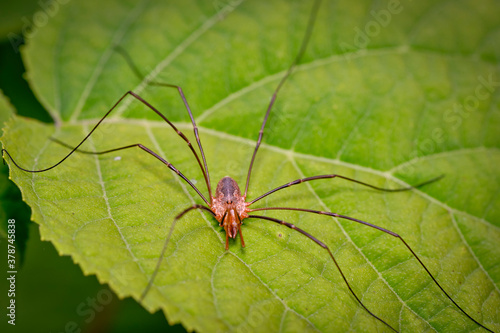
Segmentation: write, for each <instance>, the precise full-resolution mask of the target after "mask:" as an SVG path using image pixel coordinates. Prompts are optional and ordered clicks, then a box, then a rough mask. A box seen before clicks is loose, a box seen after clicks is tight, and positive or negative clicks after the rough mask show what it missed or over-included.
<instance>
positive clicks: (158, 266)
mask: <svg viewBox="0 0 500 333" xmlns="http://www.w3.org/2000/svg"><path fill="white" fill-rule="evenodd" d="M193 209H202V210H206V211H207V212H209V213H210V214H212V216H215V214H214V213H213V212H212V211H211V210H210V208H208V207H205V206H203V205H198V204H196V205H193V206H191V207H189V208H187V209H185V210H183V211H182V212H181V213H180V214H179V215H177V216H176V217H175V218H174V221H173V222H172V225H171V226H170V229H169V231H168V235H167V238H166V240H165V244H163V249H162V250H161V254H160V258H158V261H157V263H156V267H155V270H154V272H153V274H152V275H151V277H150V278H149V281H148V285H147V286H146V288H145V289H144V291H143V292H142V294H141V298H140V301H141V302H142V301H143V300H144V297H146V295H147V293H148V292H149V289H151V286H152V285H153V281H154V280H155V277H156V275H157V274H158V272H159V270H160V265H161V262H162V261H163V257H164V256H165V251H166V250H167V246H168V243H169V242H170V237H171V236H172V232H173V231H174V228H175V224H176V223H177V221H178V220H179V219H180V218H181V217H183V216H184V215H185V214H186V213H188V212H189V211H191V210H193Z"/></svg>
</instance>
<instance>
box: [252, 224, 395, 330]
mask: <svg viewBox="0 0 500 333" xmlns="http://www.w3.org/2000/svg"><path fill="white" fill-rule="evenodd" d="M248 218H254V219H262V220H268V221H271V222H275V223H279V224H282V225H284V226H287V227H288V228H290V229H293V230H296V231H298V232H300V233H301V234H303V235H304V236H306V237H307V238H309V239H310V240H312V241H313V242H315V243H316V244H318V245H319V246H321V247H322V248H323V249H325V250H326V251H328V254H329V255H330V257H331V258H332V260H333V262H334V263H335V266H337V269H338V271H339V272H340V275H342V279H344V282H345V284H346V285H347V288H349V290H350V291H351V294H352V295H353V296H354V298H356V300H357V301H358V303H359V304H360V305H361V306H362V307H363V308H364V309H365V310H366V311H367V312H368V313H369V314H370V315H371V316H372V317H374V318H375V319H377V320H379V321H380V322H382V323H384V324H385V325H386V326H387V327H389V328H390V329H391V330H393V331H394V332H398V331H397V330H395V329H394V328H393V327H392V326H391V325H389V324H388V323H386V322H385V321H384V320H382V319H380V318H379V317H377V316H376V315H375V314H373V312H371V311H370V310H368V308H367V307H366V306H365V305H364V304H363V302H361V300H360V299H359V297H358V296H357V295H356V293H355V292H354V290H352V288H351V285H350V284H349V282H348V281H347V278H346V277H345V275H344V273H343V272H342V269H341V268H340V266H339V264H338V263H337V260H335V257H334V256H333V254H332V252H331V251H330V249H329V248H328V246H326V244H325V243H323V242H321V241H320V240H318V239H317V238H316V237H314V236H313V235H311V234H309V233H308V232H306V231H304V230H302V229H300V228H298V227H296V226H295V225H293V224H291V223H288V222H285V221H283V220H278V219H275V218H272V217H267V216H259V215H249V216H248Z"/></svg>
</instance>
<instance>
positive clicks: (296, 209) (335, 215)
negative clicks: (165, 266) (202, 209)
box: [250, 207, 493, 333]
mask: <svg viewBox="0 0 500 333" xmlns="http://www.w3.org/2000/svg"><path fill="white" fill-rule="evenodd" d="M261 210H295V211H300V212H307V213H313V214H319V215H328V216H333V217H338V218H342V219H346V220H350V221H354V222H357V223H361V224H364V225H366V226H369V227H371V228H374V229H377V230H380V231H382V232H385V233H386V234H389V235H391V236H394V237H396V238H398V239H399V240H401V242H403V244H404V245H405V246H406V248H408V250H410V252H411V253H412V254H413V256H414V257H415V258H416V259H417V260H418V262H419V263H420V265H421V266H422V267H423V268H424V269H425V271H426V272H427V274H428V275H429V276H430V277H431V279H432V280H433V281H434V283H435V284H436V285H437V286H438V287H439V289H441V291H442V292H443V293H444V294H445V295H446V297H448V299H449V300H450V301H451V302H452V303H453V304H455V306H456V307H457V308H458V309H459V310H460V311H462V313H463V314H464V315H466V316H467V317H468V318H469V319H470V320H472V321H473V322H475V323H476V324H477V325H479V326H480V327H482V328H484V329H485V330H487V331H489V332H492V333H493V331H492V330H490V329H489V328H487V327H485V326H483V325H482V324H481V323H479V322H478V321H476V320H475V319H474V318H472V317H471V316H470V315H469V314H468V313H467V312H465V310H463V309H462V308H461V307H460V305H458V304H457V303H456V302H455V301H454V300H453V298H451V296H450V295H448V293H447V292H446V291H445V290H444V288H443V287H442V286H441V285H440V284H439V282H438V281H437V280H436V278H434V276H433V275H432V274H431V272H430V271H429V270H428V269H427V267H426V266H425V265H424V263H423V262H422V260H420V258H419V257H418V256H417V254H416V253H415V252H414V251H413V249H412V248H411V247H410V245H408V243H406V242H405V240H404V239H403V237H401V236H400V235H398V234H397V233H395V232H393V231H390V230H387V229H384V228H382V227H379V226H377V225H374V224H371V223H368V222H365V221H361V220H358V219H355V218H352V217H349V216H345V215H340V214H337V213H332V212H324V211H320V210H313V209H304V208H294V207H264V208H255V209H251V210H250V212H255V211H261Z"/></svg>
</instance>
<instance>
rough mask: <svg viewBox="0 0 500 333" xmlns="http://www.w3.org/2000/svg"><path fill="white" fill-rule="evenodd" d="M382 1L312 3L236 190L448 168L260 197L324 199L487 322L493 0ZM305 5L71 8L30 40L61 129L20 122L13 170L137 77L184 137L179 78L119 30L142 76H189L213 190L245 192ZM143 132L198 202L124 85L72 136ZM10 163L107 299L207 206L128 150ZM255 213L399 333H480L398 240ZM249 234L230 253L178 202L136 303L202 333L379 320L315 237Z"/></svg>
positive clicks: (497, 239)
mask: <svg viewBox="0 0 500 333" xmlns="http://www.w3.org/2000/svg"><path fill="white" fill-rule="evenodd" d="M395 3H396V2H389V3H385V2H383V3H382V2H377V3H373V4H371V3H368V4H365V5H362V4H360V3H353V2H342V3H341V2H330V1H325V2H324V3H323V4H322V7H321V9H320V11H319V16H318V18H317V20H316V26H315V28H314V31H313V36H312V39H311V43H310V45H309V46H308V49H307V51H306V53H305V55H304V57H303V59H302V60H301V61H300V65H299V66H298V67H297V68H296V70H295V72H294V74H293V75H292V76H291V77H290V79H289V80H288V81H287V82H286V84H285V85H284V86H283V89H282V90H281V91H280V93H279V96H278V99H277V102H276V104H275V106H274V108H273V111H272V113H271V116H270V118H269V122H268V124H267V127H266V132H265V135H264V145H263V146H262V147H261V149H260V151H259V154H258V156H257V160H256V162H255V167H254V170H253V174H252V179H251V184H250V190H249V198H250V199H251V198H255V197H257V196H258V195H260V194H262V193H264V192H266V191H268V190H270V189H272V188H274V187H276V186H279V185H282V184H284V183H287V182H289V181H291V180H294V179H297V178H301V177H305V176H313V175H317V174H331V173H338V174H341V175H344V176H347V177H352V178H355V179H358V180H360V181H364V182H368V183H370V184H374V185H376V186H383V187H392V188H395V187H401V186H407V185H408V184H416V183H419V182H422V181H425V180H428V179H431V178H434V177H436V176H439V175H441V174H444V175H445V178H443V179H441V180H440V181H438V182H435V183H432V184H430V185H427V186H425V187H422V188H421V189H418V190H412V191H408V192H401V193H382V192H377V191H374V190H371V189H367V188H364V187H361V186H359V185H356V184H352V183H349V182H346V181H343V180H339V179H334V180H323V181H314V182H310V183H306V184H302V185H297V186H294V187H291V188H289V189H286V190H283V191H280V192H277V193H276V194H273V195H272V196H269V197H266V198H265V199H263V200H261V201H259V202H258V203H256V204H255V207H266V206H268V207H270V206H286V207H302V208H309V209H317V210H328V211H333V212H336V213H339V214H343V215H347V216H351V217H353V218H357V219H361V220H364V221H367V222H370V223H374V224H376V225H379V226H381V227H383V228H386V229H389V230H392V231H393V232H396V233H398V234H400V235H401V236H402V237H403V238H404V239H405V240H406V242H407V243H408V244H409V245H410V246H411V247H412V249H413V250H414V251H415V252H416V253H417V254H418V255H419V257H420V258H421V259H422V261H423V262H424V263H425V265H426V266H427V267H428V269H429V270H430V271H431V272H432V273H433V274H434V276H435V277H436V278H437V280H438V281H439V282H440V283H441V284H442V285H443V287H444V288H445V289H446V290H447V291H448V293H449V294H450V295H451V296H452V297H453V299H454V300H455V301H456V302H457V303H458V304H460V305H461V306H462V307H463V308H464V309H465V310H466V311H467V312H468V313H469V314H471V315H472V316H473V317H474V318H476V319H477V320H478V321H479V322H481V323H483V324H484V325H485V326H487V327H489V328H490V329H493V330H496V331H499V330H500V313H499V312H498V309H499V308H500V292H499V287H500V270H499V267H500V261H499V260H500V250H499V247H498V244H499V243H500V218H499V217H500V210H499V207H500V205H499V197H498V193H499V185H500V173H499V171H498V168H497V167H495V165H498V163H499V162H500V153H499V147H500V137H499V136H498V130H499V125H500V111H499V110H500V103H499V100H500V99H499V97H500V94H499V92H498V87H499V86H500V84H499V82H500V75H499V74H500V73H499V59H500V57H499V55H500V43H499V39H500V35H499V34H498V30H497V21H498V16H499V14H500V7H499V4H498V2H495V1H454V2H445V1H440V2H436V1H419V2H411V3H407V2H402V3H400V4H399V5H396V6H395V5H394V4H395ZM310 5H311V4H310V3H306V2H298V1H297V2H285V1H282V2H281V1H273V2H271V3H269V2H264V1H253V2H250V1H249V2H238V1H228V2H223V1H220V2H218V1H217V2H214V3H213V2H204V1H200V2H199V3H197V2H183V3H182V5H179V4H170V3H163V2H162V3H159V2H158V3H157V2H155V1H150V2H141V3H139V4H136V3H134V2H131V1H130V2H128V1H115V2H113V1H101V2H100V3H99V7H96V6H95V5H94V4H93V3H92V2H86V3H69V4H67V5H65V6H64V7H63V8H61V12H60V13H59V14H58V15H57V16H55V17H54V18H53V19H52V20H51V21H50V23H49V24H48V25H47V26H46V27H44V28H43V29H40V30H39V31H38V32H37V36H36V38H34V39H33V40H30V43H29V45H28V48H27V49H26V52H25V53H24V59H25V62H26V65H27V68H28V70H29V72H28V76H29V79H30V82H31V85H32V88H33V90H34V92H35V94H36V95H37V97H38V98H39V100H40V101H41V102H42V103H43V104H44V106H45V107H46V108H47V109H48V110H49V112H50V113H51V115H52V116H53V118H54V119H55V121H56V123H57V124H58V126H57V127H53V126H50V125H43V124H41V123H38V122H36V121H32V120H29V119H25V118H21V117H16V118H15V119H14V120H13V121H12V122H11V123H10V124H9V126H8V128H7V130H6V132H5V134H4V137H3V139H2V142H3V145H4V146H5V147H6V148H7V149H8V150H9V152H11V153H12V155H13V157H14V158H15V159H16V161H17V162H18V163H19V164H20V165H22V166H24V167H26V168H29V169H40V168H46V167H49V166H51V165H53V164H54V163H56V162H58V161H59V160H61V158H63V157H64V156H65V155H66V154H67V153H68V150H67V149H66V148H65V147H62V146H60V145H57V144H55V143H53V142H52V141H50V140H49V139H48V138H49V137H50V136H54V137H57V138H58V139H60V140H62V141H64V142H67V143H68V144H71V145H76V144H78V142H79V141H80V140H81V139H82V138H83V137H84V136H85V135H86V134H87V133H88V132H89V131H90V129H91V128H92V126H93V125H94V124H95V123H96V122H97V120H98V119H99V118H100V117H102V115H103V114H104V113H105V112H106V111H107V110H109V109H110V107H111V106H112V105H113V104H114V103H116V101H117V100H118V99H119V98H120V97H121V96H123V94H124V93H125V92H126V91H128V90H134V91H135V92H136V93H138V94H140V95H141V96H142V97H143V98H144V99H145V100H147V101H148V102H150V103H151V104H152V105H154V106H155V107H157V108H158V109H159V110H161V111H162V112H163V113H164V114H165V115H166V116H167V117H168V118H169V119H170V120H172V121H174V122H175V123H176V125H178V128H179V129H180V130H182V131H183V132H184V133H186V135H188V134H189V135H188V137H189V138H190V140H191V142H195V141H194V138H193V135H192V134H191V133H192V129H191V125H190V121H189V117H188V115H187V112H186V111H185V109H184V107H183V104H182V101H181V99H180V98H179V96H178V94H177V92H176V91H175V90H173V89H166V88H162V87H152V86H147V84H145V83H144V81H141V80H139V79H138V78H137V77H135V76H134V73H133V71H132V70H131V69H130V68H129V67H128V66H127V64H126V62H125V61H124V59H123V58H122V57H121V56H120V55H119V54H118V53H116V52H114V51H113V47H114V45H116V44H119V45H120V46H121V47H123V48H124V49H125V50H127V51H128V52H129V53H130V55H131V57H132V59H134V61H135V62H136V63H137V66H138V68H139V69H140V70H141V71H142V72H143V73H144V74H146V75H148V77H149V78H152V79H154V80H158V81H163V82H169V83H174V84H178V85H180V86H181V87H182V88H183V90H184V92H185V93H186V96H187V99H188V101H189V103H190V106H191V108H192V110H193V113H194V116H195V118H196V119H197V121H198V125H199V127H200V136H201V139H202V142H203V147H204V149H205V154H206V156H207V162H208V165H209V169H210V172H211V174H210V176H211V179H212V183H213V184H212V187H213V188H214V189H215V185H216V182H217V181H218V180H219V179H221V178H222V177H224V176H226V175H230V176H231V177H233V178H234V179H235V180H236V181H237V182H238V183H239V184H240V186H242V187H243V186H244V182H245V179H246V172H247V167H248V164H249V161H250V157H251V154H252V151H253V149H254V146H255V140H256V139H257V135H258V131H259V128H260V126H261V121H262V118H263V116H264V113H265V110H266V107H267V104H268V103H269V100H270V97H271V95H272V93H273V90H274V89H275V87H276V86H277V84H278V82H279V81H280V79H281V78H282V77H283V75H284V73H285V71H286V69H287V68H288V66H289V65H290V63H291V62H292V61H293V59H294V57H295V55H296V53H297V50H298V48H299V46H300V42H301V39H302V36H303V34H304V31H305V29H306V22H307V18H308V13H309V11H310V8H309V7H310ZM110 13H112V15H110ZM374 13H375V14H374ZM388 13H389V14H388ZM384 15H385V16H384ZM377 19H378V21H377ZM464 22H467V24H464ZM377 27H378V28H377ZM363 34H364V35H365V36H366V37H365V38H364V37H363ZM135 143H142V144H144V145H145V146H147V147H149V148H151V149H152V150H154V151H156V152H157V153H158V154H159V155H160V156H162V157H164V158H166V159H167V160H168V161H169V162H171V163H173V164H174V165H175V166H176V167H177V168H178V169H179V170H181V171H182V172H183V173H184V174H185V175H186V176H187V177H188V178H189V179H191V180H193V181H195V182H196V185H197V186H198V187H199V188H200V190H201V191H202V192H203V193H204V194H205V195H207V194H206V192H207V191H206V189H205V187H204V185H203V184H204V182H203V177H202V174H201V172H200V170H199V168H198V166H197V164H196V161H195V160H194V158H193V156H192V155H191V153H190V151H189V149H188V148H187V146H186V144H185V143H184V142H183V141H182V139H181V138H179V137H178V136H177V135H176V133H175V132H174V131H172V130H171V129H170V128H169V127H168V125H167V124H165V123H164V122H161V121H160V119H159V117H158V116H157V115H155V114H154V113H153V112H151V111H148V109H147V108H146V107H145V106H144V105H143V104H141V103H139V102H138V101H136V100H133V99H132V98H130V96H129V97H127V98H126V99H125V100H124V101H123V102H122V103H121V104H120V106H119V107H118V108H117V110H115V111H113V113H112V114H111V116H110V118H109V119H108V120H106V121H105V122H104V123H103V125H101V126H100V127H99V130H98V131H97V132H96V133H95V134H94V135H92V137H91V139H89V140H88V142H86V144H85V145H84V146H82V148H83V149H88V150H106V149H111V148H115V147H120V146H125V145H129V144H135ZM8 162H9V165H10V166H11V177H12V178H13V179H14V181H15V182H16V184H17V185H18V186H19V187H20V188H21V191H22V193H23V198H24V200H25V201H26V202H28V203H29V205H30V206H31V207H32V209H33V217H32V218H33V220H35V221H36V222H37V223H39V224H40V232H41V237H42V238H43V239H46V240H50V241H52V242H53V243H54V245H55V247H56V248H57V250H58V251H59V252H60V253H61V254H68V255H71V256H72V258H73V260H74V261H75V262H76V263H78V264H79V265H80V266H81V267H82V270H83V271H84V273H85V274H95V275H96V276H97V277H98V279H99V281H101V282H102V283H108V284H109V285H110V286H111V288H112V289H113V290H114V291H115V293H116V294H117V295H118V296H119V297H127V296H132V297H134V298H135V299H139V297H140V294H141V292H142V291H143V289H144V287H145V286H146V283H147V281H148V279H149V277H150V276H151V274H152V272H153V271H154V268H155V265H156V263H157V260H158V256H159V254H160V252H161V249H162V247H163V243H164V240H165V237H166V234H167V232H168V229H169V227H170V225H171V223H172V220H173V218H174V217H175V216H176V215H177V214H179V213H180V212H181V211H182V210H183V209H185V208H187V207H189V206H190V205H192V204H193V203H203V202H202V200H201V199H200V198H199V197H198V196H197V195H196V193H195V192H194V191H193V190H192V189H191V188H190V187H189V186H188V185H187V184H185V183H184V182H183V181H182V180H181V179H180V178H179V177H178V176H177V175H176V174H175V173H173V172H171V171H169V170H168V169H167V167H166V166H165V165H163V164H162V163H160V162H159V161H158V160H156V159H154V158H152V157H150V156H147V155H146V154H145V153H144V152H143V151H141V150H139V149H136V148H134V149H129V150H123V151H119V152H115V153H112V154H108V155H101V156H88V155H84V154H75V155H74V156H71V157H70V158H68V160H66V161H65V162H64V163H63V164H61V165H60V166H58V167H57V168H55V169H53V170H51V171H47V172H44V173H37V174H27V173H25V172H22V171H20V170H19V169H17V168H15V167H12V163H11V161H8ZM261 213H263V212H261ZM266 215H267V216H272V217H276V218H280V219H284V220H286V221H288V222H291V223H294V224H295V225H297V226H298V227H300V228H302V229H304V230H306V231H307V232H309V233H310V234H312V235H314V236H315V237H317V238H318V239H320V240H321V241H322V242H324V243H325V244H327V245H328V246H329V247H330V249H331V250H332V253H333V254H334V255H335V257H336V259H337V260H338V262H339V265H340V267H341V268H342V270H343V272H344V273H345V275H346V276H347V279H348V281H349V283H350V284H351V286H352V288H353V290H354V291H355V293H356V294H357V295H358V296H359V297H360V299H362V301H363V303H364V304H365V305H366V306H367V308H368V309H370V310H371V311H373V312H374V313H375V314H376V315H377V316H379V317H381V318H383V319H384V320H386V321H387V322H388V323H389V324H390V325H392V326H393V327H394V328H396V329H397V330H399V331H406V332H417V331H418V332H421V331H438V332H468V331H472V330H479V329H478V326H477V325H476V324H474V323H473V322H472V321H471V320H469V319H468V318H467V317H465V316H464V315H463V314H462V313H461V312H459V311H458V310H457V308H456V307H455V306H454V305H453V304H451V302H450V301H449V300H448V299H447V298H446V297H445V296H444V295H443V293H442V292H441V291H440V290H439V289H438V287H436V286H435V285H434V284H433V283H432V281H431V279H430V278H429V276H428V275H427V274H426V273H425V271H424V269H423V268H422V267H421V266H419V264H418V262H417V261H416V259H415V258H414V257H412V255H411V253H410V252H409V251H408V250H407V249H406V248H405V247H404V246H403V244H402V243H401V242H400V241H399V240H398V239H396V238H394V237H391V236H390V235H387V234H384V233H382V232H380V231H377V230H374V229H371V228H368V227H366V226H363V225H359V224H355V223H353V222H350V221H346V220H338V219H332V218H327V217H325V216H319V215H313V214H306V213H292V212H275V211H269V212H266ZM242 232H243V235H244V237H245V243H246V247H245V248H242V247H241V245H240V243H239V240H238V239H236V240H235V241H233V240H232V241H230V248H229V251H225V250H224V243H225V234H224V232H223V230H222V229H221V228H220V227H218V224H217V222H216V221H215V220H214V219H213V218H212V217H210V216H209V215H208V214H205V213H203V212H191V213H189V214H188V215H186V216H185V217H184V218H183V219H182V220H181V221H180V222H179V223H178V225H177V227H176V229H175V231H174V233H173V236H172V242H171V244H170V245H169V248H168V249H167V252H166V257H165V260H164V261H163V264H162V266H161V269H160V272H159V274H158V276H157V278H156V280H155V285H154V288H153V289H152V290H151V292H150V293H149V295H148V296H147V298H146V299H145V301H144V304H143V305H144V306H145V307H146V308H147V309H149V310H151V311H153V310H157V309H162V310H163V311H164V312H165V313H166V316H167V319H168V320H169V321H170V322H181V323H182V324H183V325H184V326H185V327H186V328H187V329H195V330H197V331H200V332H203V331H205V332H212V331H219V330H220V331H259V332H263V331H278V330H280V331H321V332H345V331H348V330H351V331H356V332H360V331H389V329H388V328H387V327H385V326H384V325H383V324H381V323H380V322H378V321H376V320H375V319H374V318H373V317H371V316H370V315H369V314H368V313H367V312H366V311H365V310H364V309H363V308H362V307H361V306H360V305H359V304H358V303H357V302H356V300H355V299H354V297H353V296H352V294H350V292H349V290H348V289H347V287H346V285H345V283H344V281H343V280H342V278H341V277H340V275H339V272H338V270H337V269H336V267H335V265H334V264H333V262H332V261H331V259H330V258H329V256H328V254H327V253H326V251H324V250H323V249H322V248H321V247H319V246H317V245H316V244H315V243H314V242H312V241H311V240H310V239H308V238H306V237H304V236H303V235H301V234H299V233H298V232H296V231H294V230H291V229H288V228H285V227H283V226H280V225H277V224H276V225H275V224H272V223H270V222H266V221H258V220H251V219H248V220H245V221H244V225H243V227H242Z"/></svg>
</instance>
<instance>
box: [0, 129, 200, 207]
mask: <svg viewBox="0 0 500 333" xmlns="http://www.w3.org/2000/svg"><path fill="white" fill-rule="evenodd" d="M90 133H92V132H90ZM52 140H54V141H56V142H57V143H59V144H62V145H63V146H66V147H69V148H71V146H69V145H67V144H66V143H64V142H62V141H59V140H57V139H52ZM80 144H81V143H80ZM78 146H79V145H78ZM78 146H77V147H75V148H73V150H71V152H70V153H69V154H68V155H67V156H66V157H65V158H64V159H63V160H61V161H60V162H59V163H57V164H56V165H53V166H51V167H50V168H47V169H43V170H27V169H24V168H21V167H20V166H19V164H17V162H16V161H15V160H14V159H13V158H12V156H10V154H9V152H8V151H7V150H5V149H2V155H3V152H4V151H5V153H6V154H7V155H8V156H9V158H10V159H11V161H12V163H14V165H15V166H16V167H18V168H19V169H21V170H23V171H26V172H32V173H35V172H43V171H47V170H50V169H52V168H54V167H56V166H57V165H59V164H60V163H62V161H64V160H65V159H66V158H67V157H68V156H69V155H71V154H72V153H74V152H75V151H76V152H79V153H84V154H95V155H102V154H107V153H111V152H114V151H118V150H124V149H128V148H134V147H138V148H141V149H142V150H144V151H145V152H146V153H148V154H150V155H152V156H153V157H156V158H157V159H158V160H160V161H161V162H162V163H163V164H165V165H166V166H167V167H168V168H169V169H170V170H172V171H174V172H175V173H176V174H177V175H179V176H180V177H181V178H182V179H184V181H186V182H187V183H188V184H189V185H190V186H191V187H192V188H193V189H194V190H195V191H196V193H198V195H199V196H200V197H201V198H202V199H203V201H205V202H206V203H207V205H210V203H209V202H208V200H207V199H206V198H205V196H204V195H203V194H201V192H200V190H198V188H197V187H196V186H195V185H194V184H193V183H192V182H191V181H190V180H189V179H187V178H186V176H184V174H182V172H180V171H179V170H178V169H177V168H176V167H174V166H173V165H172V163H170V162H168V161H166V160H165V159H163V158H162V157H161V156H160V155H158V154H157V153H155V152H154V151H152V150H151V149H149V148H148V147H146V146H144V145H142V144H140V143H136V144H133V145H128V146H124V147H118V148H113V149H109V150H104V151H99V152H91V151H87V150H79V149H78ZM4 163H5V159H4Z"/></svg>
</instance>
